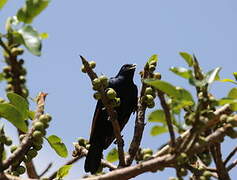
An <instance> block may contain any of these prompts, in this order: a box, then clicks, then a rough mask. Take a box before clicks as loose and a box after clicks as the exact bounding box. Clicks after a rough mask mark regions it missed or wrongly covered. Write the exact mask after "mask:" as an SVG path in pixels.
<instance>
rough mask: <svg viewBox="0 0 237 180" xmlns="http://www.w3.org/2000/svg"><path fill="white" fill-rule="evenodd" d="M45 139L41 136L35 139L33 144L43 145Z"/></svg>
mask: <svg viewBox="0 0 237 180" xmlns="http://www.w3.org/2000/svg"><path fill="white" fill-rule="evenodd" d="M43 142H44V140H43V138H39V139H33V142H32V143H33V145H41V144H43Z"/></svg>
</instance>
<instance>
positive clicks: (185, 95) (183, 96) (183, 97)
mask: <svg viewBox="0 0 237 180" xmlns="http://www.w3.org/2000/svg"><path fill="white" fill-rule="evenodd" d="M176 89H177V90H178V91H179V94H180V97H179V100H180V101H182V102H183V104H187V105H188V104H189V106H190V105H193V104H194V103H195V101H194V100H193V96H192V95H191V93H190V92H189V91H187V90H186V89H184V88H176Z"/></svg>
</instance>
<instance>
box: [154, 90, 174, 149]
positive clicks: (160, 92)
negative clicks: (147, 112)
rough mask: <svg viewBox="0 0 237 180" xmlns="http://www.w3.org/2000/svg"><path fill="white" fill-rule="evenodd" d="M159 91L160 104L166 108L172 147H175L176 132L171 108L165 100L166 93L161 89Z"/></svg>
mask: <svg viewBox="0 0 237 180" xmlns="http://www.w3.org/2000/svg"><path fill="white" fill-rule="evenodd" d="M157 92H158V97H159V99H160V104H161V106H162V108H163V110H164V113H165V119H166V123H167V125H168V129H169V134H170V143H171V147H173V148H174V147H175V133H174V128H173V125H172V120H171V114H170V108H169V106H168V105H167V103H166V101H165V96H164V93H163V92H162V91H160V90H157Z"/></svg>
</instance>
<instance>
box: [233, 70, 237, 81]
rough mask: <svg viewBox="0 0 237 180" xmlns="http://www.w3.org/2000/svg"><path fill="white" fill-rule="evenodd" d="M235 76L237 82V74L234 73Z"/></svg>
mask: <svg viewBox="0 0 237 180" xmlns="http://www.w3.org/2000/svg"><path fill="white" fill-rule="evenodd" d="M233 76H234V77H235V80H236V81H237V72H233Z"/></svg>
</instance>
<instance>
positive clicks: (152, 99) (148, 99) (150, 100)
mask: <svg viewBox="0 0 237 180" xmlns="http://www.w3.org/2000/svg"><path fill="white" fill-rule="evenodd" d="M152 101H154V97H153V96H152V95H150V94H147V95H146V102H147V103H148V104H149V103H152Z"/></svg>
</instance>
